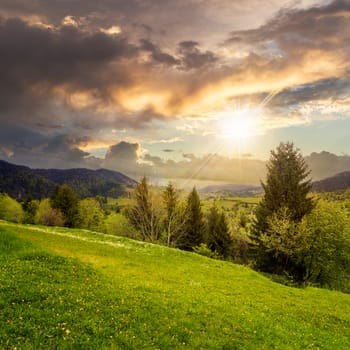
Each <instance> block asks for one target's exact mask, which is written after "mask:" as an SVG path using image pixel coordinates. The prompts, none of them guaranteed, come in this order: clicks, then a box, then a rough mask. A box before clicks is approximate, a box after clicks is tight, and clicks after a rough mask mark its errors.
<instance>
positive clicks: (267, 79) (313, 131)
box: [0, 0, 350, 185]
mask: <svg viewBox="0 0 350 350" xmlns="http://www.w3.org/2000/svg"><path fill="white" fill-rule="evenodd" d="M262 4H263V6H262ZM349 58H350V0H334V1H329V0H328V1H325V0H300V1H289V0H269V1H264V2H261V1H259V0H235V1H232V0H177V1H171V0H128V1H124V0H99V1H95V0H50V1H46V0H35V1H34V0H16V1H13V0H1V2H0V76H1V79H0V123H1V124H0V126H1V127H0V159H3V160H6V161H9V162H12V163H16V164H23V165H27V166H30V167H33V168H38V167H39V168H73V167H74V168H77V167H86V168H92V169H96V168H101V167H104V168H108V169H113V170H117V171H120V172H123V173H125V174H126V175H129V176H131V177H133V178H135V179H139V178H140V177H142V176H143V175H147V176H149V177H150V178H152V181H154V182H157V183H163V182H164V181H168V180H169V179H170V180H172V181H175V183H176V182H178V183H179V184H180V185H183V184H188V183H190V182H191V181H192V182H195V183H198V184H200V183H202V184H204V183H213V182H219V183H241V184H258V183H259V181H260V180H261V179H263V177H264V175H265V169H266V167H265V166H266V161H267V160H268V159H269V156H270V151H271V150H272V149H274V148H276V147H277V146H278V144H279V143H280V142H286V141H291V142H294V144H295V146H296V147H297V148H298V149H300V151H301V152H302V154H303V155H304V156H305V157H306V160H307V162H308V164H309V165H310V167H311V170H312V177H313V178H314V179H319V178H322V177H326V176H330V175H332V174H335V173H336V172H338V171H344V170H350V156H349V155H348V152H349V149H350V75H349V73H350V59H349Z"/></svg>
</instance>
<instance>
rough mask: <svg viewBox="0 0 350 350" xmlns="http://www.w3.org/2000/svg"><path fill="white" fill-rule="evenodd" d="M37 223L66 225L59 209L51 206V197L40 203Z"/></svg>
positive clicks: (36, 217)
mask: <svg viewBox="0 0 350 350" xmlns="http://www.w3.org/2000/svg"><path fill="white" fill-rule="evenodd" d="M35 223H36V224H40V225H45V226H64V217H63V214H62V213H61V212H60V211H59V210H58V209H54V208H52V207H51V205H50V201H49V199H44V200H43V201H41V202H40V204H39V207H38V210H37V213H36V215H35Z"/></svg>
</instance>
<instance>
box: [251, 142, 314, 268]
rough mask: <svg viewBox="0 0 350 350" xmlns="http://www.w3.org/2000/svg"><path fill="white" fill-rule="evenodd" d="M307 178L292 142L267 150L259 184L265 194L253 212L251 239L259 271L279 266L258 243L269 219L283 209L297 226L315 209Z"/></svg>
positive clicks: (262, 245) (268, 228)
mask: <svg viewBox="0 0 350 350" xmlns="http://www.w3.org/2000/svg"><path fill="white" fill-rule="evenodd" d="M309 175H310V171H309V170H308V167H307V164H306V163H305V160H304V158H303V157H302V155H301V153H300V152H299V150H298V149H295V148H294V145H293V143H291V142H287V143H280V145H279V146H278V147H277V149H276V150H273V151H271V157H270V160H269V162H268V164H267V179H266V183H262V187H263V189H264V191H265V193H264V196H263V198H262V200H261V202H260V203H259V205H258V206H257V209H256V213H255V214H256V219H255V222H254V225H253V230H252V237H251V238H252V240H253V242H254V243H255V247H256V248H257V249H256V250H257V252H256V253H257V254H256V258H257V263H258V265H259V267H260V268H262V269H266V268H268V267H273V265H278V264H279V263H280V262H279V261H276V259H275V258H274V257H273V256H271V254H269V253H268V249H266V246H265V245H264V240H261V236H262V235H263V234H265V233H266V232H268V231H269V230H270V229H271V228H270V226H269V222H270V221H271V217H272V216H273V215H277V214H278V213H280V212H281V210H282V208H285V209H283V210H287V214H288V217H289V220H291V222H292V223H299V222H300V221H301V220H302V219H303V217H304V216H305V215H307V214H309V213H310V212H311V211H312V209H313V208H314V207H315V202H314V200H313V198H311V196H310V191H311V180H310V179H309ZM265 239H266V236H265Z"/></svg>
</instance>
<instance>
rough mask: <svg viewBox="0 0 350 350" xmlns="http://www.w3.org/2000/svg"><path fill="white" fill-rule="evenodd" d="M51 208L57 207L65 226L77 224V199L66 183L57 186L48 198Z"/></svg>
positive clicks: (75, 225)
mask: <svg viewBox="0 0 350 350" xmlns="http://www.w3.org/2000/svg"><path fill="white" fill-rule="evenodd" d="M50 204H51V206H52V208H53V209H58V210H60V211H61V213H62V214H63V216H64V222H65V226H67V227H78V226H79V200H78V197H77V196H76V194H75V193H74V192H73V190H72V189H71V188H70V187H69V186H68V185H66V184H64V185H62V186H57V187H56V188H55V190H54V193H53V194H52V196H51V198H50Z"/></svg>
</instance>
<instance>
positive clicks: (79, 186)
mask: <svg viewBox="0 0 350 350" xmlns="http://www.w3.org/2000/svg"><path fill="white" fill-rule="evenodd" d="M64 183H66V184H68V185H69V186H71V187H72V189H73V190H74V192H75V193H76V194H77V195H78V196H79V197H80V198H86V197H94V196H97V195H101V196H109V197H119V196H120V195H122V194H124V193H125V189H126V188H132V187H134V186H135V185H136V184H137V182H136V181H135V180H133V179H131V178H130V177H128V176H126V175H124V174H122V173H119V172H117V171H112V170H107V169H98V170H91V169H84V168H77V169H67V170H61V169H31V168H29V167H26V166H21V165H15V164H11V163H8V162H5V161H2V160H0V192H6V193H8V194H9V195H10V196H11V197H13V198H16V199H23V198H25V197H26V196H28V195H30V196H31V197H32V198H34V199H41V198H45V197H48V196H49V195H50V194H51V193H52V192H53V190H54V188H55V187H56V186H57V185H62V184H64Z"/></svg>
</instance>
